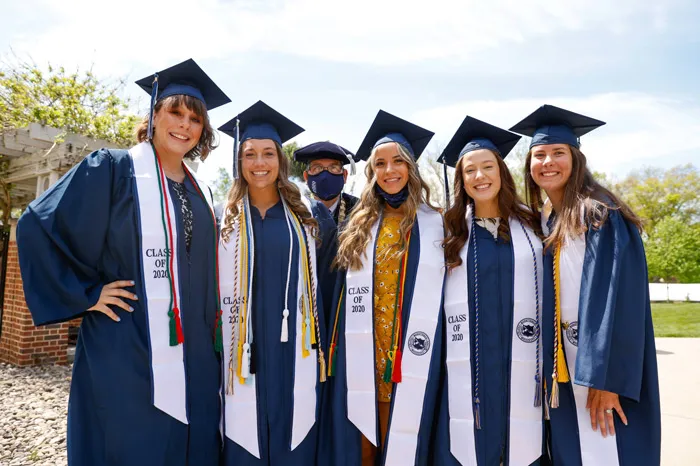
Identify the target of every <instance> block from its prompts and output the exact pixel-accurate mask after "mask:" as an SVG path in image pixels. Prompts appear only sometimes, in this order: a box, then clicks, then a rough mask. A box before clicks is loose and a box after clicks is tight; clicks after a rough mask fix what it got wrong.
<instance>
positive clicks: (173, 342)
mask: <svg viewBox="0 0 700 466" xmlns="http://www.w3.org/2000/svg"><path fill="white" fill-rule="evenodd" d="M168 316H169V317H170V321H169V324H170V346H177V323H176V322H175V312H173V310H172V309H171V310H169V311H168Z"/></svg>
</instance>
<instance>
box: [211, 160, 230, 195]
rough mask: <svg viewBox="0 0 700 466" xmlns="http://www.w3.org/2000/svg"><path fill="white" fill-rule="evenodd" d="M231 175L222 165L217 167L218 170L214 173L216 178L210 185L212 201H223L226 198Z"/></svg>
mask: <svg viewBox="0 0 700 466" xmlns="http://www.w3.org/2000/svg"><path fill="white" fill-rule="evenodd" d="M231 184H232V180H231V175H229V174H228V171H226V169H225V168H224V167H219V171H218V172H217V174H216V180H214V185H213V186H212V190H213V194H214V201H215V202H217V203H219V202H225V201H226V199H227V198H228V192H229V190H230V189H231Z"/></svg>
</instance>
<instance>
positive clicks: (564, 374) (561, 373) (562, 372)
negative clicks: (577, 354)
mask: <svg viewBox="0 0 700 466" xmlns="http://www.w3.org/2000/svg"><path fill="white" fill-rule="evenodd" d="M560 254H561V248H560V246H559V245H557V246H556V248H555V249H554V302H555V309H554V312H555V318H556V324H555V330H554V331H555V332H556V334H557V355H556V358H555V359H556V364H557V366H556V375H557V381H558V382H560V383H565V382H568V381H569V369H568V368H567V367H566V356H565V354H564V343H563V341H562V337H563V335H562V333H563V332H562V325H561V270H560V267H559V263H560Z"/></svg>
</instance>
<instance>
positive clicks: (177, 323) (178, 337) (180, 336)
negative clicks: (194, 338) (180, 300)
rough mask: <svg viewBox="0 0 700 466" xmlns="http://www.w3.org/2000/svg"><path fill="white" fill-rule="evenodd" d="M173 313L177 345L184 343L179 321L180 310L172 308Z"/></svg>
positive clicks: (180, 321)
mask: <svg viewBox="0 0 700 466" xmlns="http://www.w3.org/2000/svg"><path fill="white" fill-rule="evenodd" d="M173 313H174V314H175V331H176V332H177V343H178V344H180V343H184V342H185V335H184V334H183V333H182V320H180V309H178V308H177V307H175V308H173Z"/></svg>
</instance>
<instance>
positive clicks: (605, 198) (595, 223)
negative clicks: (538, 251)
mask: <svg viewBox="0 0 700 466" xmlns="http://www.w3.org/2000/svg"><path fill="white" fill-rule="evenodd" d="M569 149H570V150H571V176H570V177H569V179H568V180H567V182H566V186H565V187H564V199H563V201H562V205H561V209H560V211H559V212H557V220H556V223H555V225H554V228H553V229H552V231H551V232H550V234H549V237H548V238H547V239H546V240H545V247H546V248H549V247H551V246H556V245H559V244H563V242H564V240H566V238H567V237H568V238H577V237H579V236H580V235H582V234H584V233H585V232H586V230H587V225H590V226H592V227H593V228H596V229H598V228H600V227H601V226H602V225H603V223H605V220H607V218H608V211H610V210H617V211H619V212H620V214H621V215H622V216H623V218H624V219H625V220H627V221H629V222H630V223H632V224H633V225H635V226H636V227H637V228H638V229H639V230H640V231H641V230H642V221H641V220H640V219H639V217H637V215H636V214H635V213H634V212H632V209H630V208H629V206H628V205H627V204H625V203H624V202H623V201H622V200H621V199H619V198H618V197H617V196H615V195H614V194H613V193H612V192H611V191H610V190H609V189H607V188H605V187H604V186H602V185H601V184H600V183H598V182H597V181H596V180H595V178H593V174H592V173H591V171H590V170H589V169H588V165H587V161H586V156H585V155H584V154H583V152H581V151H580V150H579V149H578V148H576V147H573V146H569ZM531 160H532V149H530V151H528V153H527V156H526V157H525V169H524V171H525V173H524V175H525V195H526V198H527V202H528V205H529V206H530V208H531V209H532V210H533V212H539V211H540V210H541V209H542V206H543V205H544V201H543V197H542V188H540V187H539V186H538V185H537V183H535V180H534V179H533V178H532V175H531V174H530V163H531Z"/></svg>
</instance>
